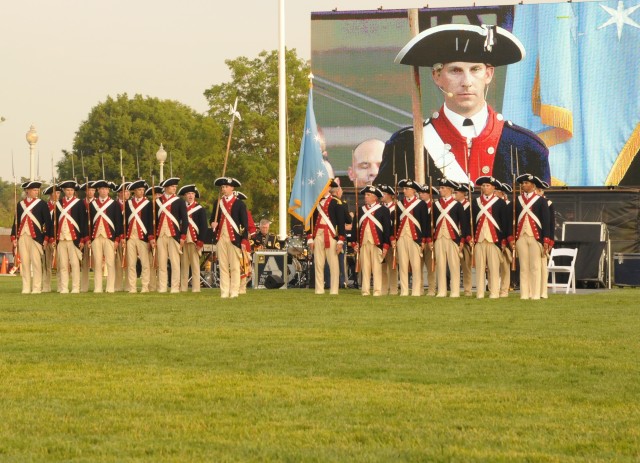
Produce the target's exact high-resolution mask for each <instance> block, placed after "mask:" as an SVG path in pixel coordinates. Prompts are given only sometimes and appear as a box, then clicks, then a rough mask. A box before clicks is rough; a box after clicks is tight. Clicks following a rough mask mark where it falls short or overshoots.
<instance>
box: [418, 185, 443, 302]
mask: <svg viewBox="0 0 640 463" xmlns="http://www.w3.org/2000/svg"><path fill="white" fill-rule="evenodd" d="M437 194H438V189H437V188H436V187H434V186H432V187H431V188H429V185H426V184H425V185H422V188H421V190H420V191H419V192H418V197H419V198H420V199H421V200H422V201H424V203H425V204H426V205H427V211H429V230H431V225H432V222H433V219H432V218H431V214H433V197H434V195H437ZM435 260H436V259H435V253H434V251H433V247H431V246H429V249H426V247H425V250H424V252H423V255H422V263H423V266H424V267H425V269H426V272H427V296H435V295H436V270H435ZM431 269H433V270H431ZM422 292H423V293H424V289H423V291H422Z"/></svg>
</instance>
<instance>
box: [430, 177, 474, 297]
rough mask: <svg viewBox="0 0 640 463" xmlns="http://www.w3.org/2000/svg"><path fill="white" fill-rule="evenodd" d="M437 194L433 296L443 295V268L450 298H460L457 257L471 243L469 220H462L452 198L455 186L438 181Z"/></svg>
mask: <svg viewBox="0 0 640 463" xmlns="http://www.w3.org/2000/svg"><path fill="white" fill-rule="evenodd" d="M438 183H439V187H438V191H439V192H440V199H439V200H438V201H436V202H435V207H434V208H433V213H434V219H435V225H436V230H435V237H434V240H435V244H434V249H435V255H436V278H437V280H438V293H437V294H436V297H446V296H447V268H448V269H449V274H450V277H451V281H450V287H451V293H450V297H460V258H461V257H460V256H461V254H462V248H463V247H464V243H465V242H466V241H469V240H471V236H470V228H469V225H470V224H469V221H467V220H466V218H465V215H464V209H463V208H462V204H460V203H459V202H458V201H456V200H455V199H454V197H453V191H454V190H455V189H456V188H458V187H459V186H458V183H457V182H454V181H453V180H448V179H446V178H441V179H440V180H439V181H438Z"/></svg>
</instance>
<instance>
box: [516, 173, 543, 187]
mask: <svg viewBox="0 0 640 463" xmlns="http://www.w3.org/2000/svg"><path fill="white" fill-rule="evenodd" d="M516 182H518V183H520V184H522V183H523V182H531V183H533V184H534V185H535V186H536V187H538V188H544V186H543V185H542V180H540V179H539V178H538V177H536V176H535V175H533V174H522V175H520V176H519V177H518V178H516Z"/></svg>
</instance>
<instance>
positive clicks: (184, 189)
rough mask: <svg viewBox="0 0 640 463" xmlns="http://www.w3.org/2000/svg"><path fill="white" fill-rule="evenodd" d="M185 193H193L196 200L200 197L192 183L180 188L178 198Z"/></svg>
mask: <svg viewBox="0 0 640 463" xmlns="http://www.w3.org/2000/svg"><path fill="white" fill-rule="evenodd" d="M187 193H195V194H196V198H199V197H200V192H199V191H198V188H197V187H196V185H195V184H193V183H191V184H189V185H185V186H183V187H182V188H180V190H179V191H178V196H182V195H184V194H187Z"/></svg>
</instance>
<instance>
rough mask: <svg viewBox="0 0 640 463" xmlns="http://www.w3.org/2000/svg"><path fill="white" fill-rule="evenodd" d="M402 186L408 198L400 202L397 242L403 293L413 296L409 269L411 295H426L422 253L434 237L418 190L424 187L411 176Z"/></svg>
mask: <svg viewBox="0 0 640 463" xmlns="http://www.w3.org/2000/svg"><path fill="white" fill-rule="evenodd" d="M398 188H402V189H403V192H404V199H403V200H402V201H398V203H397V205H396V207H397V208H398V225H397V231H396V240H395V245H396V249H397V258H398V273H399V274H400V296H408V295H409V270H411V273H412V287H411V295H412V296H420V295H421V294H422V290H423V288H422V255H423V251H424V248H425V246H426V245H427V243H428V242H429V241H430V240H431V229H430V228H429V211H428V210H427V205H426V204H425V203H424V201H422V200H420V199H419V198H418V196H417V192H418V191H419V190H421V186H420V185H419V184H418V183H416V182H414V181H413V180H411V179H408V178H405V179H403V180H400V181H399V182H398Z"/></svg>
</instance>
